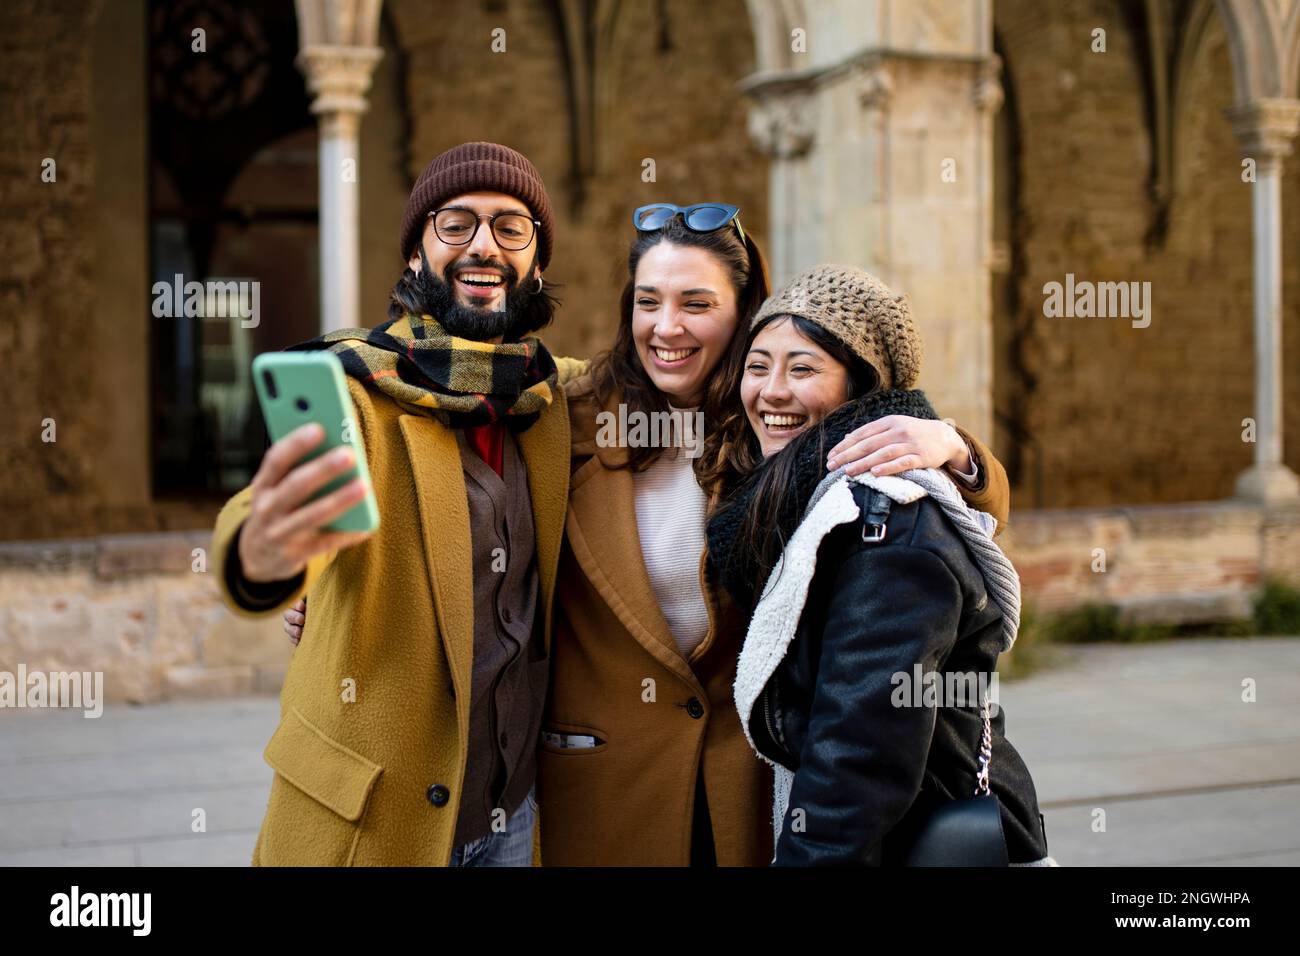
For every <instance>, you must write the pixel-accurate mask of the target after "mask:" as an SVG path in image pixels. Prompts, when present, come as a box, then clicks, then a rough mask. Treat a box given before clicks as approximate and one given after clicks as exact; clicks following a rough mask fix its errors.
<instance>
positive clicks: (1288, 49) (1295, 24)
mask: <svg viewBox="0 0 1300 956" xmlns="http://www.w3.org/2000/svg"><path fill="white" fill-rule="evenodd" d="M1290 3H1291V7H1290V9H1289V10H1288V11H1287V13H1286V16H1285V18H1284V20H1283V27H1282V37H1283V46H1282V50H1283V61H1282V68H1283V72H1282V76H1283V78H1284V80H1285V82H1286V92H1285V95H1286V96H1292V97H1295V96H1300V0H1290Z"/></svg>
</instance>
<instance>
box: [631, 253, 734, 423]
mask: <svg viewBox="0 0 1300 956" xmlns="http://www.w3.org/2000/svg"><path fill="white" fill-rule="evenodd" d="M633 285H634V289H633V298H632V339H633V341H634V342H635V343H636V352H637V356H638V357H639V358H640V359H641V365H642V367H643V368H644V369H645V370H646V374H647V375H649V376H650V380H651V382H653V383H654V386H655V387H656V388H657V389H659V390H660V391H661V392H663V393H664V394H665V395H667V396H668V400H669V402H670V403H671V404H672V405H674V406H676V407H678V408H685V407H693V406H697V405H700V404H702V403H703V401H704V393H705V390H706V386H707V385H708V381H709V376H710V375H712V374H713V371H714V369H716V368H717V367H718V363H719V362H720V361H722V358H723V356H724V355H726V352H727V346H728V345H729V344H730V342H731V336H732V335H733V334H734V333H735V331H736V324H737V321H738V319H737V311H736V290H735V288H734V287H733V286H732V284H731V280H730V278H729V276H728V272H727V269H726V267H725V266H724V265H723V263H722V262H721V260H719V258H718V257H717V256H716V255H714V254H713V253H712V252H709V251H708V250H707V249H700V248H696V247H693V246H678V245H674V244H673V243H671V242H668V241H664V242H660V243H659V244H658V245H656V246H654V247H652V248H651V249H649V250H648V251H647V252H646V253H645V255H643V256H642V257H641V260H640V262H638V263H637V267H636V278H635V279H634V281H633Z"/></svg>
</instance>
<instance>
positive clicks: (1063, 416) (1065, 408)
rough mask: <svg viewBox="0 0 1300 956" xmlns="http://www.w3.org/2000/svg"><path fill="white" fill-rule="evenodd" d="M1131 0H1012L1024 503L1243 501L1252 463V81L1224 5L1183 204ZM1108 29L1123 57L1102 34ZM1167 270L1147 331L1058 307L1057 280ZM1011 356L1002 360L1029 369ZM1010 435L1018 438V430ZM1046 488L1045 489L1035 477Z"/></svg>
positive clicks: (1158, 277)
mask: <svg viewBox="0 0 1300 956" xmlns="http://www.w3.org/2000/svg"><path fill="white" fill-rule="evenodd" d="M1122 7H1123V4H1121V3H1120V2H1119V0H1068V2H1061V3H1051V4H1044V3H1040V2H1037V0H998V2H997V3H996V5H995V12H996V21H995V22H996V28H997V31H998V36H999V39H1000V44H1001V49H1002V52H1003V54H1004V56H1005V64H1004V70H1005V74H1006V77H1007V80H1008V82H1009V84H1010V85H1011V86H1012V87H1013V93H1014V98H1015V107H1014V108H1015V110H1016V115H1015V116H1014V117H1011V120H1012V121H1013V123H1014V124H1015V128H1016V133H1017V136H1018V141H1019V147H1020V150H1019V155H1018V157H1017V159H1018V166H1019V173H1020V177H1019V186H1020V189H1019V196H1018V197H1017V201H1016V207H1015V218H1014V223H1013V225H1014V235H1013V243H1014V244H1015V246H1016V251H1017V253H1018V268H1019V272H1018V274H1017V275H1016V280H1015V281H1016V283H1017V292H1018V294H1019V300H1020V310H1021V311H1020V312H1019V313H1018V314H1016V315H1002V316H999V317H997V318H996V319H995V321H1000V322H1005V323H1009V324H1011V325H1013V326H1014V327H1016V328H1018V329H1022V330H1023V334H1022V335H1021V336H1020V344H1019V345H1018V346H1017V348H1018V349H1019V357H1020V360H1021V364H1022V365H1023V367H1024V369H1025V372H1026V374H1023V375H1020V376H1018V377H1017V379H1016V380H1015V381H1014V382H1012V383H1011V393H1012V398H1011V403H1012V404H1016V403H1018V404H1019V405H1020V406H1021V411H1020V415H1021V418H1022V420H1021V424H1022V425H1023V426H1024V427H1025V428H1026V429H1027V430H1028V431H1029V433H1030V434H1031V435H1032V437H1033V443H1034V447H1031V448H1029V449H1026V450H1025V455H1026V461H1025V466H1024V468H1023V469H1022V471H1021V474H1020V475H1019V481H1018V482H1017V487H1016V489H1015V491H1016V498H1017V503H1018V504H1019V505H1020V506H1022V507H1071V506H1083V505H1088V506H1103V505H1115V504H1121V503H1142V502H1170V501H1195V500H1207V499H1216V498H1223V497H1226V496H1228V495H1231V494H1232V492H1233V485H1234V482H1235V480H1236V477H1237V476H1238V475H1239V474H1240V473H1241V472H1242V471H1243V470H1244V469H1245V468H1246V467H1247V466H1248V465H1249V464H1250V463H1251V461H1252V452H1253V449H1252V446H1251V445H1249V444H1246V443H1244V442H1243V441H1242V419H1244V418H1247V417H1249V416H1252V415H1253V405H1254V371H1253V366H1254V360H1253V351H1252V350H1253V344H1252V342H1253V339H1252V312H1251V302H1252V295H1251V262H1252V260H1251V212H1250V189H1251V186H1250V185H1248V184H1246V183H1243V182H1242V178H1241V172H1242V169H1241V155H1240V152H1239V148H1238V145H1237V141H1236V139H1235V138H1234V136H1233V134H1232V131H1231V128H1230V126H1229V124H1228V121H1227V119H1226V118H1225V117H1224V115H1223V110H1224V109H1225V108H1227V107H1228V106H1229V105H1231V103H1232V99H1233V80H1232V73H1231V69H1230V63H1229V56H1228V50H1227V46H1226V40H1225V37H1224V33H1223V30H1222V26H1221V25H1220V24H1219V23H1218V21H1217V18H1216V20H1215V22H1214V23H1213V24H1212V26H1211V30H1210V33H1209V35H1208V38H1207V40H1206V41H1205V42H1206V47H1205V48H1204V49H1202V50H1201V51H1199V53H1198V56H1197V60H1196V70H1195V71H1193V73H1192V74H1191V79H1190V84H1191V85H1190V86H1189V87H1188V88H1186V89H1185V90H1184V91H1183V95H1184V96H1185V99H1184V100H1183V102H1185V103H1186V104H1187V110H1186V112H1185V113H1184V114H1182V115H1179V116H1176V117H1175V120H1176V122H1175V124H1174V127H1173V130H1172V136H1173V143H1174V147H1175V148H1174V152H1173V173H1174V175H1173V176H1172V177H1171V181H1170V187H1171V190H1172V195H1171V197H1170V200H1169V204H1168V208H1167V210H1163V209H1162V207H1161V205H1160V204H1159V203H1158V202H1157V200H1156V198H1155V197H1154V196H1153V194H1152V191H1151V190H1150V188H1149V185H1148V184H1149V182H1150V176H1151V168H1152V167H1151V160H1152V156H1153V151H1154V149H1155V138H1154V126H1153V121H1152V120H1151V118H1150V117H1149V116H1148V112H1147V110H1148V107H1147V103H1146V100H1145V99H1144V93H1143V84H1144V82H1145V74H1144V71H1145V70H1146V69H1147V67H1146V66H1145V62H1146V60H1145V57H1146V54H1145V51H1144V49H1143V48H1142V46H1141V41H1140V40H1139V39H1138V38H1137V37H1135V36H1134V34H1133V32H1132V30H1131V29H1130V27H1129V21H1128V19H1127V18H1126V17H1125V16H1124V13H1123V9H1122ZM1097 27H1100V28H1103V29H1105V30H1106V41H1107V49H1106V52H1105V53H1094V52H1092V50H1091V48H1090V44H1091V42H1092V37H1091V31H1092V30H1093V29H1094V28H1097ZM1282 205H1283V224H1284V236H1285V240H1284V241H1285V248H1284V281H1285V289H1284V303H1285V304H1286V308H1285V323H1286V324H1285V329H1284V342H1285V347H1286V350H1287V351H1286V359H1285V361H1284V362H1283V366H1284V369H1285V372H1284V379H1285V389H1286V400H1285V412H1284V420H1285V426H1286V432H1285V438H1284V441H1285V449H1286V460H1287V463H1288V464H1289V465H1290V466H1291V467H1292V468H1293V469H1300V374H1297V370H1300V163H1298V162H1297V161H1296V160H1295V159H1293V160H1292V161H1291V162H1290V164H1289V165H1288V166H1287V167H1286V172H1285V177H1284V196H1283V204H1282ZM1067 273H1073V274H1074V275H1075V277H1076V279H1079V280H1083V279H1086V280H1089V281H1096V282H1100V281H1121V280H1130V281H1149V282H1150V283H1151V290H1152V299H1153V312H1152V321H1151V324H1150V326H1149V327H1148V328H1133V327H1132V325H1131V323H1130V322H1129V321H1125V320H1115V319H1101V318H1091V319H1089V318H1046V317H1045V316H1044V315H1043V302H1044V295H1043V286H1044V284H1045V283H1047V282H1051V281H1058V282H1063V281H1064V280H1065V276H1066V274H1067ZM1014 366H1015V363H1014V362H1013V360H1012V356H1011V355H1010V354H1008V353H1004V354H1002V355H1000V356H999V361H998V368H997V374H998V375H1006V374H1009V373H1010V370H1011V369H1012V368H1014ZM999 438H1000V447H1002V448H1005V447H1006V443H1007V441H1008V439H1007V437H1006V436H1005V435H1001V436H999ZM1036 472H1037V473H1041V475H1042V476H1043V495H1042V497H1041V498H1037V497H1035V494H1034V483H1035V474H1036Z"/></svg>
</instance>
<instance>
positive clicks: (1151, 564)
mask: <svg viewBox="0 0 1300 956" xmlns="http://www.w3.org/2000/svg"><path fill="white" fill-rule="evenodd" d="M208 544H209V541H208V536H207V535H206V534H197V533H196V534H167V535H133V536H125V537H106V538H98V539H89V540H82V541H57V542H55V541H51V542H44V543H41V544H0V671H7V672H9V673H17V671H18V666H19V664H23V665H25V666H26V669H27V671H28V673H31V672H35V671H42V672H49V671H74V670H75V671H91V672H94V671H102V672H103V673H104V675H105V676H104V694H105V697H106V698H107V699H108V700H110V701H131V702H135V703H146V702H151V701H158V700H168V699H174V698H182V697H195V696H208V697H213V696H216V697H226V696H238V695H241V694H249V693H271V692H274V691H276V690H277V689H278V688H279V686H280V684H281V682H282V680H283V677H284V673H285V671H286V669H287V667H288V662H289V658H290V656H291V653H292V645H291V644H290V643H289V641H288V639H287V638H286V637H285V635H284V633H283V631H282V629H281V622H280V619H279V618H278V617H274V618H271V619H265V620H248V619H245V618H240V617H236V616H235V615H233V614H231V613H230V612H228V611H226V610H225V609H224V607H223V606H222V605H221V603H220V600H219V597H218V594H217V588H216V584H215V582H214V580H213V577H212V573H211V572H210V571H202V570H197V571H196V570H195V567H196V565H195V560H196V554H195V549H206V548H207V547H208ZM1003 545H1004V546H1005V547H1006V548H1007V551H1008V553H1009V554H1010V555H1011V557H1012V560H1013V561H1014V562H1015V563H1016V567H1017V569H1018V570H1019V572H1020V576H1021V579H1022V582H1023V585H1024V593H1025V598H1026V600H1027V601H1028V602H1030V603H1032V604H1033V605H1035V607H1036V608H1037V609H1038V610H1039V611H1041V612H1047V613H1051V612H1056V611H1062V610H1068V609H1070V608H1073V607H1078V606H1080V605H1083V604H1110V605H1116V606H1118V607H1119V608H1121V609H1122V610H1123V611H1124V612H1125V614H1126V615H1128V616H1129V617H1131V618H1132V619H1134V620H1137V621H1143V622H1158V623H1182V622H1194V621H1207V620H1231V619H1243V618H1248V617H1249V616H1250V611H1251V598H1252V595H1253V593H1254V591H1255V589H1256V588H1257V586H1258V585H1259V584H1260V583H1261V581H1263V580H1264V579H1265V578H1267V577H1278V578H1281V579H1282V580H1284V581H1288V582H1289V583H1291V584H1292V585H1295V586H1300V509H1291V510H1286V511H1272V512H1264V511H1261V510H1260V509H1258V508H1255V507H1253V506H1248V505H1238V504H1232V503H1210V504H1190V505H1173V506H1150V507H1136V508H1123V509H1078V510H1060V511H1044V512H1022V513H1019V514H1017V515H1014V516H1013V519H1012V522H1011V525H1010V528H1009V530H1008V532H1007V534H1006V535H1005V537H1004V539H1003ZM1098 548H1100V549H1103V550H1104V552H1105V554H1104V561H1105V564H1104V570H1099V569H1098V568H1099V567H1100V566H1099V565H1098V564H1097V559H1098V556H1097V554H1096V552H1095V549H1098Z"/></svg>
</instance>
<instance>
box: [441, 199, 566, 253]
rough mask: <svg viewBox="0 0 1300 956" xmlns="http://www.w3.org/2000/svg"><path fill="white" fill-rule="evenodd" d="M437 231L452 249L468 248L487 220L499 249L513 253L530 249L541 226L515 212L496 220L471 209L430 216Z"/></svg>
mask: <svg viewBox="0 0 1300 956" xmlns="http://www.w3.org/2000/svg"><path fill="white" fill-rule="evenodd" d="M429 218H430V219H432V220H433V231H434V232H436V233H437V234H438V238H439V239H441V240H442V241H443V242H445V243H446V244H447V245H449V246H467V245H469V244H470V243H471V242H473V241H474V237H475V236H476V235H478V227H479V226H480V225H482V223H483V220H484V219H486V220H487V221H488V226H489V228H491V230H492V237H493V238H494V239H496V241H497V245H499V246H500V247H501V248H502V249H509V250H510V251H511V252H518V251H519V250H520V249H527V248H528V246H529V245H530V244H531V243H532V241H533V236H535V235H537V229H538V227H539V226H541V223H540V222H539V221H538V220H536V219H529V218H528V217H527V216H521V215H519V214H518V213H514V212H501V213H497V214H496V215H495V216H480V215H478V214H477V213H475V212H473V211H471V210H469V209H456V208H448V209H435V210H434V211H433V212H431V213H429Z"/></svg>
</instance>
